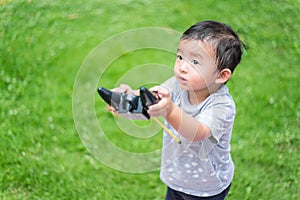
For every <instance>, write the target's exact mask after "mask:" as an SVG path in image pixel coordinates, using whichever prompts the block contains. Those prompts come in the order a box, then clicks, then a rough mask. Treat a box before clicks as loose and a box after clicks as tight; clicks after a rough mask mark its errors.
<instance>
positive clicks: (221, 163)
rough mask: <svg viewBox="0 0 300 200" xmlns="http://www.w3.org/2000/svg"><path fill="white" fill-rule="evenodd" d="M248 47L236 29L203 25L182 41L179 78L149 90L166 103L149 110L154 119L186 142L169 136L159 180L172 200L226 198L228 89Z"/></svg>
mask: <svg viewBox="0 0 300 200" xmlns="http://www.w3.org/2000/svg"><path fill="white" fill-rule="evenodd" d="M245 47H246V46H245V45H244V44H243V42H242V41H241V40H240V39H239V37H238V35H237V34H236V33H235V32H234V31H233V30H232V29H231V27H229V26H227V25H225V24H223V23H219V22H216V21H203V22H199V23H197V24H195V25H193V26H191V27H190V28H189V29H188V30H186V31H185V32H184V33H183V35H182V37H181V39H180V41H179V45H178V50H177V59H176V63H175V66H174V77H172V78H170V79H169V80H167V81H166V82H165V83H163V84H162V85H161V86H155V87H153V88H151V89H150V90H152V91H155V93H157V94H158V96H159V97H160V99H161V100H160V101H159V102H158V103H157V104H154V105H152V106H150V107H149V110H148V112H149V114H150V115H151V116H152V117H159V116H162V117H164V118H165V125H166V127H167V128H169V129H170V130H171V131H172V132H173V133H174V134H175V135H176V136H177V137H179V138H180V140H181V141H182V143H181V144H178V143H176V142H175V141H174V139H172V137H170V136H169V135H168V134H166V133H164V136H163V149H162V165H161V173H160V176H161V180H162V181H163V182H164V183H165V184H166V185H167V186H168V188H167V194H166V199H167V200H171V199H172V200H173V199H225V197H226V196H227V194H228V191H229V189H230V186H231V182H232V179H233V172H234V165H233V161H232V159H231V156H230V139H231V133H232V127H233V122H234V117H235V104H234V101H233V99H232V97H231V96H230V94H229V92H228V88H227V87H226V85H225V84H226V82H227V81H228V80H229V79H230V77H231V75H232V73H233V71H234V69H235V67H236V66H237V65H238V64H239V63H240V60H241V56H242V53H243V49H244V48H245ZM122 88H123V89H121V90H123V91H129V90H130V88H128V87H127V86H124V85H123V86H122ZM119 91H120V89H119ZM109 109H110V110H112V109H111V108H109Z"/></svg>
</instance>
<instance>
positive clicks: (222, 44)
mask: <svg viewBox="0 0 300 200" xmlns="http://www.w3.org/2000/svg"><path fill="white" fill-rule="evenodd" d="M188 39H192V40H201V41H204V40H205V41H207V42H209V44H211V45H212V48H213V50H214V52H215V56H216V61H217V69H218V70H219V71H221V70H222V69H225V68H228V69H230V70H231V73H233V71H234V69H235V68H236V66H237V65H238V64H239V63H240V61H241V58H242V54H243V50H244V49H245V50H247V48H248V47H247V46H246V45H245V44H244V43H243V42H242V41H241V40H240V38H239V36H238V34H237V33H236V32H234V31H233V29H232V28H231V27H230V26H228V25H226V24H224V23H221V22H217V21H202V22H199V23H196V24H194V25H193V26H191V27H190V28H189V29H187V30H186V31H185V32H184V33H183V35H182V36H181V40H188Z"/></svg>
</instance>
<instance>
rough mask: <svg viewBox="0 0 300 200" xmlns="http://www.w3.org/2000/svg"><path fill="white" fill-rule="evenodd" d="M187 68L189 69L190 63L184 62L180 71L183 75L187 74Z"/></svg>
mask: <svg viewBox="0 0 300 200" xmlns="http://www.w3.org/2000/svg"><path fill="white" fill-rule="evenodd" d="M187 67H188V63H187V62H186V61H183V62H182V65H180V66H179V71H180V72H181V73H186V72H187Z"/></svg>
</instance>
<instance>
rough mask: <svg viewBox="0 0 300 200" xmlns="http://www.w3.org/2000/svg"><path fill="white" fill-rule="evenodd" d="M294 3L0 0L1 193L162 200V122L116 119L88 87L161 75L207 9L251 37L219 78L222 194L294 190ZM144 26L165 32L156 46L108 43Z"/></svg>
mask: <svg viewBox="0 0 300 200" xmlns="http://www.w3.org/2000/svg"><path fill="white" fill-rule="evenodd" d="M299 13H300V1H299V0H295V1H292V0H285V1H281V0H273V1H271V0H267V1H265V0H255V1H253V0H245V1H235V0H231V1H213V0H203V1H194V0H186V1H167V0H160V1H158V0H157V1H154V0H153V1H150V0H149V1H142V0H137V1H130V0H119V1H100V0H98V1H97V0H86V1H83V0H78V1H75V0H70V1H50V0H43V1H38V0H11V1H10V0H0V105H1V108H0V148H1V149H0V164H1V165H0V199H108V200H110V199H151V200H153V199H157V200H158V199H163V198H164V195H165V189H166V186H165V185H164V184H163V183H162V182H161V181H160V179H159V170H158V164H159V159H160V157H159V154H160V152H159V149H160V147H161V132H162V131H161V130H160V129H159V127H158V126H157V125H155V124H153V123H152V122H149V121H146V122H128V121H124V120H122V119H119V118H114V117H113V116H112V115H110V114H109V113H108V112H107V111H106V110H105V105H104V103H103V102H101V101H100V99H99V97H98V96H97V94H96V89H97V87H98V86H100V85H102V86H105V87H108V88H111V87H114V86H116V85H117V84H119V83H120V82H127V83H131V84H132V86H133V87H138V86H140V84H141V83H142V84H145V85H147V86H150V85H153V84H158V83H160V82H162V81H163V80H164V78H165V77H167V76H168V75H170V74H171V71H172V67H173V63H174V60H175V55H174V52H175V51H176V49H173V50H172V48H173V47H174V48H176V45H177V43H176V40H175V39H176V36H177V33H178V34H179V33H182V32H183V31H184V30H185V29H187V28H188V27H189V26H190V25H191V24H193V23H195V22H197V21H201V20H206V19H212V20H218V21H222V22H225V23H227V24H230V25H231V26H232V27H233V28H234V29H235V30H238V32H239V34H240V36H241V38H242V39H243V40H244V42H245V43H247V44H248V45H249V47H250V48H249V50H248V51H247V52H246V53H245V55H244V57H243V60H242V63H241V64H240V65H239V66H238V68H237V69H236V71H235V73H234V74H233V77H232V79H231V80H230V81H229V82H228V87H229V88H230V91H231V94H232V96H233V97H234V99H235V102H236V105H237V116H236V120H235V126H234V131H233V138H232V143H231V144H232V145H231V147H232V156H233V159H234V163H235V177H234V181H233V184H232V188H231V191H230V193H229V196H228V198H227V199H232V200H241V199H243V200H250V199H251V200H252V199H254V200H257V199H262V200H265V199H266V200H268V199H280V200H281V199H283V200H296V199H299V198H300V183H299V178H300V157H299V153H300V151H299V146H300V103H299V102H300V92H299V86H300V80H299V75H300V68H299V63H300V57H299V55H300V39H299V33H300V25H299V22H300V16H299ZM151 27H159V28H163V29H164V30H165V29H168V30H169V32H167V33H168V34H171V33H172V36H171V37H166V39H165V40H161V41H160V42H161V43H159V44H152V43H151V45H154V46H155V45H166V46H164V48H162V49H159V48H140V49H134V47H135V45H137V46H138V47H141V46H142V47H144V46H143V45H145V43H143V42H144V41H143V40H142V39H141V38H139V37H137V36H135V37H134V38H131V39H129V40H123V41H122V40H121V42H116V41H118V40H117V39H118V38H120V37H121V36H123V35H128V34H129V33H130V30H135V32H136V30H143V31H145V32H143V34H145V35H144V36H145V41H151V39H155V38H156V36H157V37H159V34H157V35H156V34H151V33H152V32H150V34H149V33H147V30H152V29H151ZM137 28H139V29H137ZM140 28H142V29H140ZM149 28H150V29H149ZM128 31H129V32H128ZM163 33H166V32H165V31H164V32H163ZM129 35H130V34H129ZM110 42H112V44H113V45H109V44H110ZM169 43H170V44H169ZM168 44H169V46H168ZM105 45H107V46H105ZM103 47H106V48H104V49H103ZM101 48H102V49H101ZM127 48H128V49H129V51H128V50H127V51H126V49H127ZM98 50H99V51H98ZM99 52H100V53H99ZM113 55H117V57H113ZM109 59H111V60H109ZM103 63H104V64H106V66H101V64H103ZM97 66H99V69H97ZM89 67H90V68H89ZM149 68H151V69H149ZM139 69H140V71H138V70H139ZM134 70H137V71H134ZM131 73H133V74H131ZM128 74H131V75H130V76H129V75H128ZM133 75H134V76H133ZM128 76H129V77H128ZM83 83H84V84H83ZM85 84H86V85H85ZM81 93H82V95H81ZM85 94H89V95H90V96H86V95H85ZM90 114H91V115H90ZM78 122H80V123H78ZM82 122H84V124H83V125H82ZM129 123H130V125H128V124H129ZM95 124H97V126H95ZM124 124H125V125H124ZM99 125H100V127H101V128H102V129H101V131H99V130H100V129H99ZM120 127H121V128H120ZM124 127H126V128H128V127H129V129H128V130H127V129H126V130H124V129H123V128H124ZM132 127H134V128H132ZM133 129H134V130H136V129H137V130H138V131H137V132H134V131H133ZM159 130H160V131H159ZM153 131H154V132H155V133H153ZM104 136H105V138H106V140H107V141H110V142H109V144H108V143H105V142H103V143H102V140H103V138H104ZM101 138H102V139H101ZM111 144H113V145H111ZM116 149H117V150H120V149H123V150H124V152H125V153H124V154H121V153H120V154H119V153H118V152H119V151H116ZM126 152H127V153H128V152H129V154H126ZM134 153H145V155H146V156H145V157H143V158H144V160H137V159H136V157H135V156H133V154H134ZM147 153H149V154H147ZM125 158H126V159H125Z"/></svg>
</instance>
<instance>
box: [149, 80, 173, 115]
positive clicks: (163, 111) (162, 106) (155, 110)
mask: <svg viewBox="0 0 300 200" xmlns="http://www.w3.org/2000/svg"><path fill="white" fill-rule="evenodd" d="M150 91H152V92H154V93H157V95H158V97H159V98H160V101H159V102H158V103H157V104H154V105H152V106H149V110H148V113H149V114H150V115H151V116H152V117H159V116H162V117H166V116H168V115H169V113H170V112H171V111H172V109H173V105H174V104H173V102H172V100H171V98H170V92H169V91H168V90H167V89H166V88H163V87H161V86H155V87H152V88H151V89H150Z"/></svg>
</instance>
